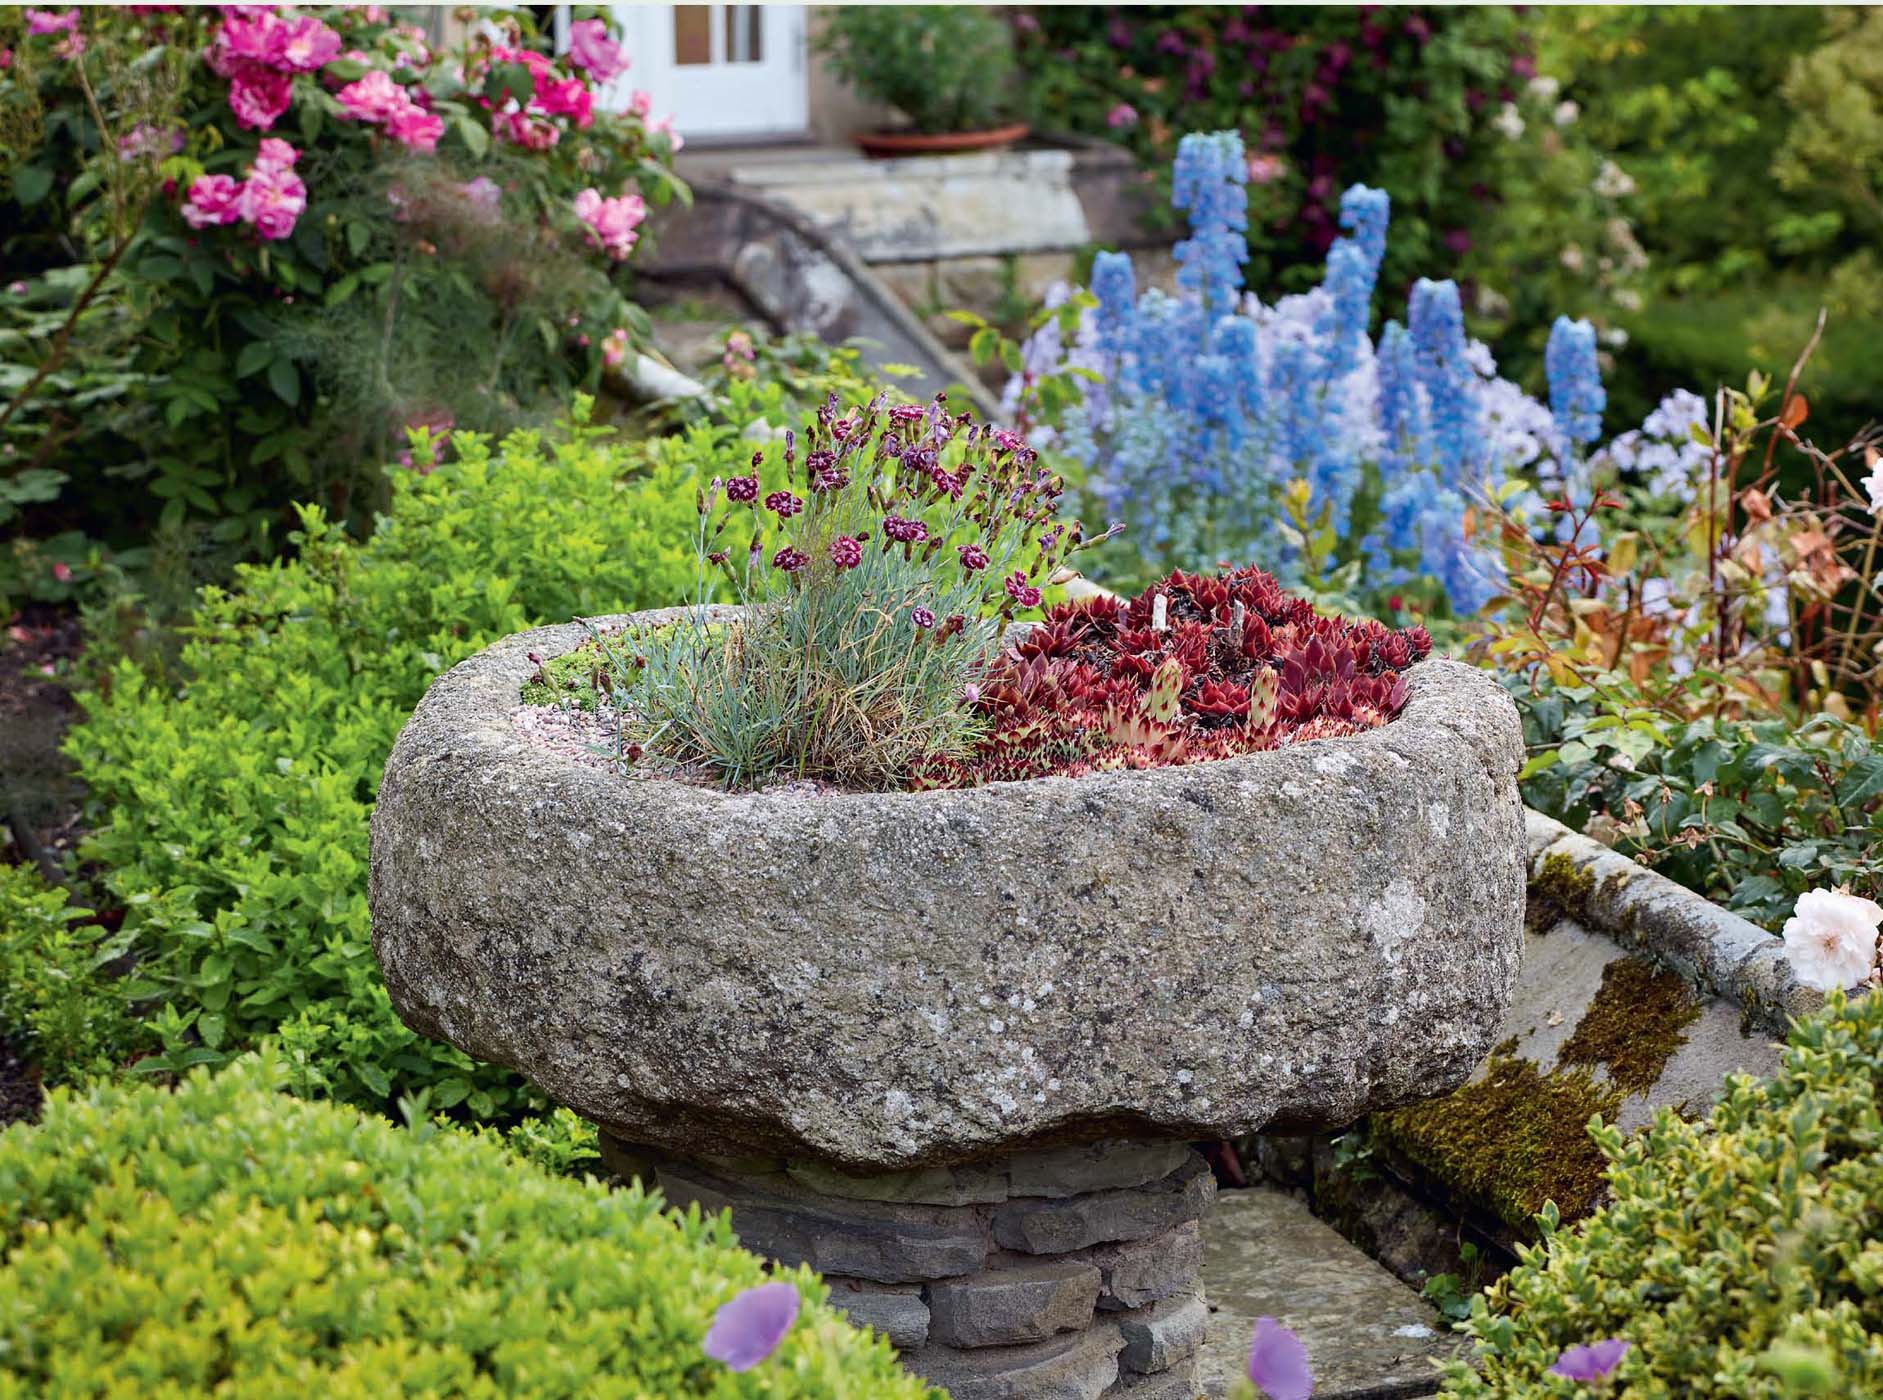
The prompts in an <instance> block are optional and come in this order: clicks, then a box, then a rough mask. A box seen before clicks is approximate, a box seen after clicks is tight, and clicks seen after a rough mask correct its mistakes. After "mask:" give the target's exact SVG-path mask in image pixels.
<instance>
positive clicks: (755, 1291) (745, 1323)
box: [704, 1283, 799, 1371]
mask: <svg viewBox="0 0 1883 1400" xmlns="http://www.w3.org/2000/svg"><path fill="white" fill-rule="evenodd" d="M798 1302H799V1299H798V1290H797V1289H796V1288H795V1287H793V1286H792V1285H791V1284H788V1283H761V1284H759V1285H758V1286H757V1287H756V1288H748V1289H746V1290H745V1292H743V1293H741V1294H740V1295H739V1296H738V1297H736V1298H734V1299H733V1300H732V1301H731V1302H728V1303H723V1304H721V1305H720V1308H719V1311H718V1312H716V1313H714V1314H713V1325H712V1327H711V1328H710V1329H708V1331H707V1333H706V1342H705V1344H704V1350H705V1352H706V1354H707V1355H708V1356H710V1357H711V1358H712V1359H713V1360H715V1361H721V1362H724V1363H725V1365H726V1368H727V1369H728V1370H732V1371H749V1370H751V1369H752V1368H753V1367H754V1366H756V1365H758V1363H759V1362H761V1361H763V1360H764V1359H765V1358H766V1357H768V1356H770V1355H771V1354H772V1353H773V1352H775V1351H777V1350H778V1344H779V1343H780V1342H782V1341H783V1340H784V1339H785V1333H786V1332H789V1331H790V1330H791V1324H792V1323H793V1322H795V1321H796V1320H797V1316H798Z"/></svg>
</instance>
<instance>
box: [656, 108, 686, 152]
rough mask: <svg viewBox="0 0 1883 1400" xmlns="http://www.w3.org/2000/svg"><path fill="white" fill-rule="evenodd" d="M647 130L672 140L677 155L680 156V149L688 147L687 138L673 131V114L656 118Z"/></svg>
mask: <svg viewBox="0 0 1883 1400" xmlns="http://www.w3.org/2000/svg"><path fill="white" fill-rule="evenodd" d="M647 129H648V130H649V131H650V132H653V133H654V134H656V135H660V136H666V137H668V138H669V139H671V140H672V142H673V151H674V154H675V155H678V154H679V153H680V148H681V147H682V146H684V145H686V138H685V137H684V136H682V135H681V134H680V133H679V132H677V131H675V130H674V129H673V116H672V114H671V113H669V114H668V115H667V116H664V117H655V118H654V120H652V121H651V122H649V123H648V124H647Z"/></svg>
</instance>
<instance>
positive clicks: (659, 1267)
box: [0, 1055, 926, 1400]
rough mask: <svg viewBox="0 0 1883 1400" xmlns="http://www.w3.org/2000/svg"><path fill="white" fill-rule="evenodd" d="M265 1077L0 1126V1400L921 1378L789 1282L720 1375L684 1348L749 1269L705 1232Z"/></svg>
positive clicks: (641, 1204) (846, 1384)
mask: <svg viewBox="0 0 1883 1400" xmlns="http://www.w3.org/2000/svg"><path fill="white" fill-rule="evenodd" d="M282 1077H283V1070H282V1067H281V1066H280V1065H279V1064H278V1063H277V1062H276V1061H275V1060H274V1059H273V1058H272V1057H268V1056H254V1055H250V1056H245V1057H244V1058H243V1059H241V1060H239V1061H237V1062H236V1063H235V1064H234V1065H232V1066H231V1067H230V1068H228V1069H227V1070H224V1071H223V1072H221V1073H220V1074H211V1073H210V1072H208V1071H206V1070H202V1071H198V1072H196V1073H194V1074H192V1075H191V1076H190V1077H189V1078H188V1079H187V1080H185V1081H184V1082H183V1084H182V1085H181V1086H180V1087H179V1088H178V1089H177V1090H176V1091H175V1092H174V1093H169V1092H165V1091H162V1090H159V1089H154V1088H141V1087H140V1088H124V1087H114V1088H109V1089H102V1090H99V1091H97V1092H95V1093H93V1094H91V1095H90V1096H88V1097H83V1098H81V1097H76V1096H73V1095H71V1094H69V1093H66V1092H64V1091H61V1092H59V1093H55V1094H54V1095H53V1096H52V1098H51V1100H50V1102H49V1103H48V1105H47V1108H46V1113H45V1116H44V1119H43V1121H42V1122H41V1123H40V1125H39V1126H37V1127H26V1126H16V1127H14V1128H11V1129H9V1130H7V1131H6V1132H5V1133H0V1300H4V1305H0V1397H8V1398H9V1400H10V1397H14V1396H28V1395H31V1396H106V1395H110V1396H127V1397H128V1396H138V1397H156V1396H201V1395H209V1394H221V1395H230V1396H295V1395H305V1396H308V1397H310V1400H314V1397H318V1400H338V1398H339V1397H351V1396H360V1397H374V1400H382V1398H383V1397H390V1396H407V1395H439V1396H443V1395H452V1396H458V1395H470V1396H486V1395H487V1396H506V1397H515V1396H572V1397H573V1396H581V1397H584V1400H593V1398H594V1397H607V1396H622V1397H629V1396H632V1397H649V1398H650V1400H653V1398H654V1397H659V1400H667V1398H668V1397H684V1396H756V1395H765V1396H769V1397H790V1396H820V1397H838V1396H844V1397H849V1396H858V1397H877V1396H882V1397H892V1398H896V1397H906V1400H917V1397H920V1396H923V1395H924V1394H925V1393H926V1392H925V1391H924V1389H923V1388H922V1386H921V1385H920V1384H919V1383H918V1382H916V1381H915V1380H913V1379H911V1378H909V1377H907V1376H905V1375H904V1374H903V1373H902V1372H901V1371H900V1370H899V1369H898V1368H897V1366H896V1363H895V1361H894V1359H893V1357H892V1355H891V1353H890V1351H889V1349H888V1346H887V1345H886V1344H885V1343H883V1342H881V1341H877V1340H874V1339H872V1338H870V1337H868V1336H867V1335H865V1334H864V1333H861V1332H858V1331H855V1330H852V1329H851V1328H850V1327H849V1326H848V1325H847V1324H846V1323H845V1322H844V1321H843V1320H842V1318H841V1317H839V1316H838V1315H837V1314H836V1313H834V1312H832V1311H831V1310H830V1309H829V1308H828V1307H826V1306H824V1305H823V1304H822V1302H821V1300H822V1298H823V1296H824V1288H823V1286H822V1285H821V1284H820V1283H819V1282H818V1281H817V1279H816V1278H815V1276H814V1275H812V1274H811V1273H809V1272H808V1271H800V1272H798V1273H796V1274H790V1275H785V1276H784V1277H787V1278H788V1279H789V1280H790V1281H791V1282H792V1283H794V1284H795V1285H796V1286H797V1287H798V1288H799V1289H800V1291H801V1292H802V1293H803V1295H804V1298H805V1301H806V1304H807V1306H806V1307H805V1308H804V1309H803V1310H802V1311H801V1312H800V1313H799V1316H798V1318H797V1321H796V1322H795V1324H794V1325H793V1326H792V1328H791V1330H790V1331H789V1332H788V1333H787V1334H786V1335H785V1338H784V1341H783V1343H782V1345H781V1346H780V1347H779V1349H778V1351H777V1352H776V1353H775V1354H774V1355H773V1356H771V1357H770V1359H768V1360H766V1361H764V1362H762V1363H760V1364H759V1365H758V1366H757V1367H756V1368H754V1369H753V1370H751V1371H749V1372H746V1373H744V1374H741V1375H735V1374H733V1373H732V1372H730V1371H728V1370H727V1369H726V1368H725V1367H724V1366H722V1365H720V1364H719V1363H717V1362H714V1361H710V1360H708V1359H707V1358H706V1357H705V1355H704V1354H703V1353H702V1351H701V1349H700V1344H701V1340H702V1338H704V1336H705V1335H706V1330H707V1328H708V1326H709V1325H710V1324H711V1322H712V1317H713V1313H714V1311H715V1310H716V1309H717V1308H718V1306H719V1305H720V1304H721V1303H723V1302H725V1301H726V1300H727V1299H729V1298H731V1297H732V1296H734V1295H735V1294H737V1293H738V1292H740V1291H741V1290H743V1289H745V1288H747V1287H749V1286H751V1285H753V1284H756V1283H759V1282H762V1281H763V1280H764V1279H765V1277H766V1275H765V1272H764V1270H763V1268H762V1267H761V1265H760V1263H759V1261H758V1260H756V1259H755V1258H753V1257H752V1256H751V1255H749V1254H746V1253H745V1252H744V1251H742V1250H740V1249H738V1248H737V1247H736V1246H735V1245H734V1244H733V1242H732V1236H731V1232H730V1230H729V1229H728V1227H727V1226H726V1225H725V1223H724V1222H723V1220H702V1219H701V1218H700V1217H699V1215H698V1213H697V1211H694V1212H691V1213H689V1214H688V1215H687V1216H685V1217H677V1216H674V1215H671V1214H667V1213H664V1212H663V1211H662V1210H661V1209H660V1206H659V1198H658V1197H649V1196H645V1195H643V1194H641V1192H640V1191H639V1190H638V1189H636V1190H631V1191H616V1192H611V1191H609V1190H608V1189H606V1188H605V1187H604V1186H602V1185H601V1184H599V1183H597V1182H593V1181H586V1182H577V1181H573V1180H569V1179H567V1178H561V1177H555V1176H551V1175H549V1174H547V1173H545V1172H543V1171H541V1170H539V1169H537V1168H535V1167H531V1166H529V1165H527V1164H525V1163H523V1162H520V1161H519V1160H517V1159H516V1158H514V1157H512V1156H511V1155H510V1154H508V1153H507V1152H506V1151H505V1150H504V1149H503V1148H502V1147H501V1146H499V1145H498V1144H497V1143H496V1142H494V1141H491V1140H488V1139H483V1138H477V1137H472V1136H469V1135H467V1134H464V1133H460V1132H456V1131H450V1130H438V1129H435V1128H433V1127H431V1126H429V1125H425V1124H421V1125H420V1126H419V1127H417V1128H416V1129H412V1130H407V1129H402V1128H397V1127H394V1126H393V1125H392V1124H390V1123H388V1122H386V1121H385V1120H383V1119H379V1118H374V1117H371V1116H367V1115H363V1114H361V1113H359V1112H357V1111H355V1110H353V1109H350V1108H345V1107H341V1106H337V1105H333V1104H324V1103H311V1102H306V1101H303V1100H299V1099H295V1098H291V1097H288V1096H287V1095H285V1094H283V1093H281V1092H279V1090H278V1088H277V1086H278V1084H279V1083H280V1081H281V1079H282Z"/></svg>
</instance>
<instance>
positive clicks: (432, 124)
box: [334, 68, 445, 152]
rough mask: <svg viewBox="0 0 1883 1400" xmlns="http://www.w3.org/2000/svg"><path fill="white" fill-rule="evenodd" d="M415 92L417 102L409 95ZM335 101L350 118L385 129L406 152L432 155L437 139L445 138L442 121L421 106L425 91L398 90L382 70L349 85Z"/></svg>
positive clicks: (390, 77)
mask: <svg viewBox="0 0 1883 1400" xmlns="http://www.w3.org/2000/svg"><path fill="white" fill-rule="evenodd" d="M415 91H416V92H417V93H418V96H417V97H416V98H415V97H414V96H413V95H412V94H413V93H414V92H415ZM334 97H335V99H336V100H338V102H339V103H340V105H341V107H343V108H345V109H346V114H347V116H348V117H349V118H351V119H352V120H354V121H358V122H366V123H368V124H369V125H373V126H383V127H385V128H386V132H387V134H388V135H390V136H391V137H392V139H393V140H395V141H397V142H398V143H399V144H400V145H402V146H404V147H406V148H407V149H408V150H413V151H425V152H431V151H435V150H437V149H438V138H439V137H440V136H443V135H444V134H445V119H444V118H443V117H440V116H437V115H435V114H433V113H431V112H429V111H427V110H426V109H425V107H424V105H423V102H424V100H425V90H424V89H423V88H417V87H413V88H407V87H401V86H400V85H399V84H398V83H396V82H394V81H393V80H392V74H390V73H388V72H386V71H385V70H384V69H383V68H375V69H374V70H373V71H372V72H370V73H368V74H367V75H366V76H365V77H363V78H361V79H359V80H358V81H357V82H352V83H348V84H347V85H346V86H345V87H343V88H341V89H340V91H339V92H337V93H335V94H334Z"/></svg>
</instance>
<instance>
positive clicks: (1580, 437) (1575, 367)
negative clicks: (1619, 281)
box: [1543, 316, 1608, 448]
mask: <svg viewBox="0 0 1883 1400" xmlns="http://www.w3.org/2000/svg"><path fill="white" fill-rule="evenodd" d="M1543 369H1544V372H1545V374H1547V375H1548V376H1549V382H1550V412H1551V413H1553V414H1554V415H1555V416H1556V428H1557V431H1558V432H1560V433H1561V434H1562V435H1563V437H1564V438H1565V439H1567V440H1568V441H1569V442H1572V443H1574V444H1575V445H1576V446H1577V447H1579V448H1586V447H1588V445H1589V444H1590V443H1592V442H1594V441H1595V440H1596V439H1597V438H1599V437H1600V436H1601V435H1602V410H1603V409H1605V408H1607V407H1608V394H1607V393H1606V392H1605V391H1604V390H1603V388H1602V371H1601V368H1600V366H1599V365H1597V364H1596V360H1595V327H1594V326H1592V325H1590V324H1589V323H1588V322H1587V321H1572V320H1570V319H1569V318H1568V317H1567V316H1558V317H1557V318H1556V324H1555V325H1553V326H1551V327H1550V339H1549V344H1548V345H1547V346H1546V347H1545V348H1544V351H1543Z"/></svg>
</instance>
